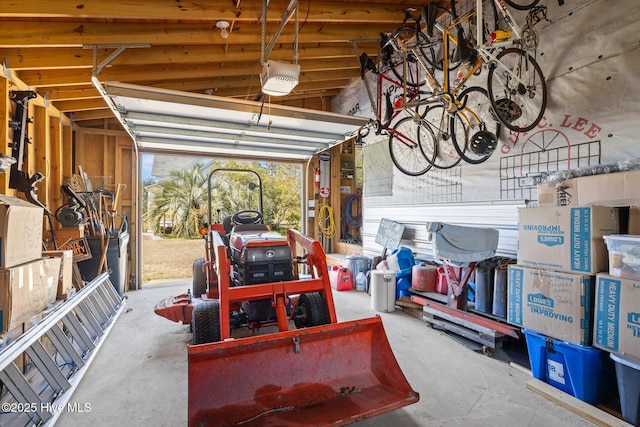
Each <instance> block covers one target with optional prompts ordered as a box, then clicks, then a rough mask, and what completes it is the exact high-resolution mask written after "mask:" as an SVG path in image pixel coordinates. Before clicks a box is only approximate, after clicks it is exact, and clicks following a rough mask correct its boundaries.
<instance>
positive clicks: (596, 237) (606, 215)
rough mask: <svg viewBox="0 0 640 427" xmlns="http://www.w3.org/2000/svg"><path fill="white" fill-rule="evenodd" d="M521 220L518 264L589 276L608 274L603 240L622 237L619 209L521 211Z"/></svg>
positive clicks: (607, 257) (600, 207)
mask: <svg viewBox="0 0 640 427" xmlns="http://www.w3.org/2000/svg"><path fill="white" fill-rule="evenodd" d="M518 216H519V222H518V264H520V265H524V266H528V267H535V268H543V269H549V270H558V271H564V272H568V273H583V274H590V275H595V274H597V273H599V272H601V271H606V270H607V268H608V262H609V255H608V253H607V246H606V244H605V242H604V239H603V238H602V236H605V235H609V234H618V233H619V230H620V219H619V210H618V209H617V208H614V207H610V206H586V207H571V206H555V207H546V208H521V209H520V210H519V211H518Z"/></svg>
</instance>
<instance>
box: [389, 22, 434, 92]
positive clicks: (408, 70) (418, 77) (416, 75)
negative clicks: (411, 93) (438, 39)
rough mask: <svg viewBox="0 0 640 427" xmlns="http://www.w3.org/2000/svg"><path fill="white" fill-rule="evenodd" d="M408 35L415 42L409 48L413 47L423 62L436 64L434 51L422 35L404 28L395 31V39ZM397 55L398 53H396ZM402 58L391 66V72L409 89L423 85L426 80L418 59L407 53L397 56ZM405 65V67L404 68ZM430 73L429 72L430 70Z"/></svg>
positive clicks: (409, 52) (413, 29)
mask: <svg viewBox="0 0 640 427" xmlns="http://www.w3.org/2000/svg"><path fill="white" fill-rule="evenodd" d="M403 33H404V34H409V35H411V36H413V37H415V38H416V41H414V42H412V43H411V47H414V48H415V49H416V51H417V52H418V53H419V54H420V55H421V56H422V58H423V59H424V60H425V62H426V63H427V64H428V65H430V66H432V67H433V65H432V63H433V62H436V58H435V55H436V53H435V50H434V49H433V47H432V46H430V43H431V42H430V41H429V39H428V38H427V36H425V35H424V33H422V32H420V31H418V32H417V33H416V30H415V28H413V27H409V26H404V27H401V28H399V29H398V30H396V31H395V33H394V34H395V35H396V37H398V36H399V35H400V34H403ZM398 53H399V52H398ZM399 56H401V57H402V59H400V60H399V61H398V62H396V63H395V65H393V67H392V69H391V71H392V72H393V74H395V76H396V78H397V79H398V80H400V81H402V82H405V84H406V85H407V86H408V87H410V88H416V87H420V86H422V85H424V84H425V83H426V80H425V79H424V77H423V76H424V70H422V68H421V65H420V63H419V61H418V59H417V58H416V57H415V55H414V53H413V52H411V51H407V52H406V54H405V55H399ZM405 65H406V67H405ZM430 71H431V70H430Z"/></svg>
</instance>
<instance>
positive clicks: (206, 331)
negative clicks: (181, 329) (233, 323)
mask: <svg viewBox="0 0 640 427" xmlns="http://www.w3.org/2000/svg"><path fill="white" fill-rule="evenodd" d="M191 330H192V331H193V344H194V345H198V344H207V343H211V342H218V341H220V336H221V334H220V304H219V302H218V301H204V302H201V303H200V304H196V305H195V306H194V307H193V318H192V319H191Z"/></svg>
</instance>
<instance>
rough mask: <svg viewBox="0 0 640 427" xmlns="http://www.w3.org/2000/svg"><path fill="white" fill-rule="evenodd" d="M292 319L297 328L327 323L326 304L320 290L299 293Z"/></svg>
mask: <svg viewBox="0 0 640 427" xmlns="http://www.w3.org/2000/svg"><path fill="white" fill-rule="evenodd" d="M293 321H294V323H295V325H296V328H298V329H302V328H309V327H312V326H319V325H326V324H328V323H329V313H328V312H327V305H326V303H325V301H324V298H323V297H322V295H321V294H320V292H312V293H308V294H302V295H300V297H299V299H298V305H297V306H296V311H295V313H294V317H293Z"/></svg>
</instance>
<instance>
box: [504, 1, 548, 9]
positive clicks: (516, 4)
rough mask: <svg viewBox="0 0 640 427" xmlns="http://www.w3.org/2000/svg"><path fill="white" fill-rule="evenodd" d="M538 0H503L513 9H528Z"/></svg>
mask: <svg viewBox="0 0 640 427" xmlns="http://www.w3.org/2000/svg"><path fill="white" fill-rule="evenodd" d="M539 1H540V0H504V2H505V3H506V4H508V5H509V6H511V7H512V8H514V9H518V10H528V9H531V8H532V7H533V6H535V5H537V4H538V2H539Z"/></svg>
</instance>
